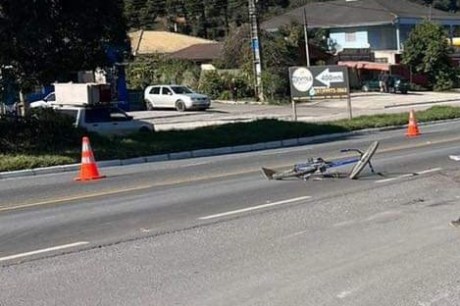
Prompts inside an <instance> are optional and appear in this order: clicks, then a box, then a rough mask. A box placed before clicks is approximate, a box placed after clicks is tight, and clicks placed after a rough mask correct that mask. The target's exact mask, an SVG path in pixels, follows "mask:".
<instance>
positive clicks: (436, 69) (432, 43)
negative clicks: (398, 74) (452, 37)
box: [402, 21, 455, 90]
mask: <svg viewBox="0 0 460 306" xmlns="http://www.w3.org/2000/svg"><path fill="white" fill-rule="evenodd" d="M450 53H452V49H451V47H450V46H449V40H448V36H447V34H446V33H445V31H444V29H443V28H442V27H441V26H439V25H437V24H434V23H432V22H429V21H424V22H423V23H421V24H419V25H417V26H416V27H415V28H414V29H413V30H412V32H411V33H410V34H409V38H408V40H407V41H406V42H405V43H404V53H403V54H402V61H403V63H404V64H407V65H409V66H410V67H411V68H412V69H414V70H415V71H416V72H418V73H423V74H426V75H427V76H428V79H429V81H430V83H431V85H432V86H433V87H434V89H435V90H446V89H450V88H452V86H453V82H454V78H455V69H454V68H453V67H452V65H451V61H450V58H449V54H450Z"/></svg>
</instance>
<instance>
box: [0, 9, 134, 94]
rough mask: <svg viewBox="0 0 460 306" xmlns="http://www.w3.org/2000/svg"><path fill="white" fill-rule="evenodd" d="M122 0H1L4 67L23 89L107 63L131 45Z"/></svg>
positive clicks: (0, 37) (0, 43)
mask: <svg viewBox="0 0 460 306" xmlns="http://www.w3.org/2000/svg"><path fill="white" fill-rule="evenodd" d="M122 6H123V2H122V1H121V0H91V1H87V0H35V1H30V0H0V67H5V66H8V67H12V69H11V70H12V72H13V74H14V76H15V78H16V80H18V81H19V85H20V87H21V89H28V87H30V86H32V85H35V84H49V83H51V82H53V81H56V80H59V81H68V80H69V77H70V76H69V74H70V73H71V72H77V71H79V70H92V69H94V68H96V67H97V66H105V65H106V64H107V63H108V61H109V59H108V57H107V54H106V51H107V48H108V47H118V46H121V47H123V48H125V47H126V46H129V45H128V44H127V42H128V41H127V36H126V25H125V20H124V18H123V15H122V14H123V7H122Z"/></svg>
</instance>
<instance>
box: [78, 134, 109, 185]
mask: <svg viewBox="0 0 460 306" xmlns="http://www.w3.org/2000/svg"><path fill="white" fill-rule="evenodd" d="M104 177H105V175H99V171H98V170H97V165H96V161H95V160H94V155H93V150H91V145H90V143H89V138H88V137H83V145H82V150H81V166H80V175H79V176H78V177H76V178H75V180H76V181H90V180H97V179H101V178H104Z"/></svg>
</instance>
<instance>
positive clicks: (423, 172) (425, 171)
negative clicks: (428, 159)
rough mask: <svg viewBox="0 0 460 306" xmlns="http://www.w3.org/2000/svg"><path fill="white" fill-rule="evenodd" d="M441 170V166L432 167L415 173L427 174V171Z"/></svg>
mask: <svg viewBox="0 0 460 306" xmlns="http://www.w3.org/2000/svg"><path fill="white" fill-rule="evenodd" d="M441 170H442V168H433V169H428V170H423V171H420V172H417V174H427V173H431V172H437V171H441Z"/></svg>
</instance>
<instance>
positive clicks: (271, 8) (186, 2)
mask: <svg viewBox="0 0 460 306" xmlns="http://www.w3.org/2000/svg"><path fill="white" fill-rule="evenodd" d="M325 1H333V0H264V1H259V14H260V16H261V19H264V18H270V17H271V16H273V15H277V14H282V13H284V12H286V11H288V10H290V9H293V8H296V7H300V6H303V5H305V4H307V3H310V2H325ZM410 1H412V2H415V3H419V4H422V5H432V6H433V8H436V9H440V10H443V11H450V12H457V11H458V8H459V5H460V0H410ZM124 12H125V16H126V19H127V22H128V27H129V28H130V29H132V30H137V29H145V30H152V29H161V30H169V31H175V32H179V33H184V34H189V35H193V36H200V37H204V38H208V39H217V40H221V39H223V38H224V37H225V36H227V34H228V33H229V31H230V29H231V28H232V27H239V26H241V25H242V24H244V23H246V22H248V1H247V0H124Z"/></svg>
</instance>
